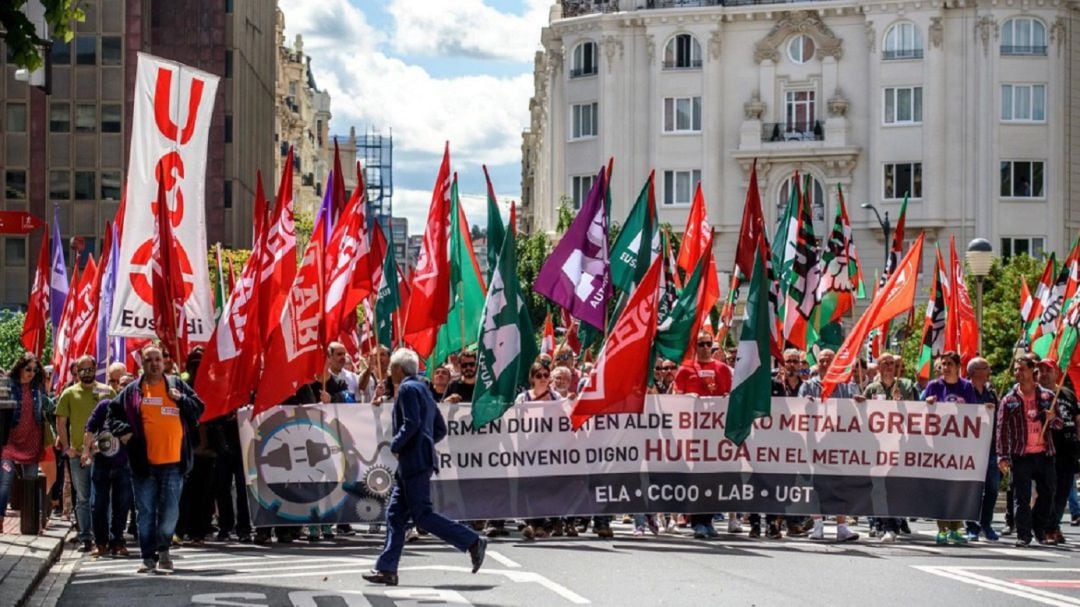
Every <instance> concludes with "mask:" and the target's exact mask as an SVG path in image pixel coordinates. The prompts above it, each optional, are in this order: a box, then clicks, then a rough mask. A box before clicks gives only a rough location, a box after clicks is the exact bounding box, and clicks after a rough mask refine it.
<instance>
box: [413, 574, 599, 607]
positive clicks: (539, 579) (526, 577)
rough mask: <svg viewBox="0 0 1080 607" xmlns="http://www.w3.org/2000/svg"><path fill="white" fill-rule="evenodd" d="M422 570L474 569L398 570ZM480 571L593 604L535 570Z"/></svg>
mask: <svg viewBox="0 0 1080 607" xmlns="http://www.w3.org/2000/svg"><path fill="white" fill-rule="evenodd" d="M422 570H428V571H460V572H463V573H469V572H471V571H472V569H470V568H468V567H458V566H456V565H421V566H418V567H402V568H401V569H399V570H398V571H399V572H400V571H422ZM480 573H488V574H495V575H503V576H506V577H507V578H509V579H510V581H512V582H518V583H525V582H533V583H536V584H540V585H541V586H543V587H544V588H547V589H548V590H550V591H552V592H554V593H555V594H557V595H559V596H561V597H562V598H564V599H566V600H567V601H570V602H571V603H574V604H575V605H590V604H592V601H590V600H589V599H587V598H585V597H583V596H581V595H580V594H578V593H576V592H574V591H573V590H570V589H569V588H567V587H566V586H563V585H562V584H559V583H556V582H554V581H552V580H550V579H548V578H546V577H544V576H543V575H540V574H539V573H535V572H532V571H508V570H504V569H481V570H480Z"/></svg>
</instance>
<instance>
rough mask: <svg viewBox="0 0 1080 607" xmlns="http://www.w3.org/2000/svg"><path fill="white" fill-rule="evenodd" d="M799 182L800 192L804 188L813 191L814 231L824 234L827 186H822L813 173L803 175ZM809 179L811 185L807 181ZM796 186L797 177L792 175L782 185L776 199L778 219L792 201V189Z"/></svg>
mask: <svg viewBox="0 0 1080 607" xmlns="http://www.w3.org/2000/svg"><path fill="white" fill-rule="evenodd" d="M799 179H800V182H799V183H798V187H799V190H798V191H799V192H802V189H803V188H809V189H810V191H811V192H813V194H812V196H811V197H810V203H811V208H812V210H813V218H814V233H815V234H824V233H825V232H824V227H823V225H822V224H824V223H825V188H824V187H822V185H821V182H820V181H818V180H817V179H815V178H814V176H813V175H803V176H801V177H800V178H799ZM808 181H809V186H808V185H807V182H808ZM795 186H796V183H795V177H794V176H792V177H790V178H788V179H787V180H785V181H784V183H783V184H781V185H780V194H779V196H778V197H777V199H776V209H777V213H776V219H777V221H779V220H780V218H782V217H783V216H784V210H785V209H786V208H787V205H788V203H789V202H790V201H791V189H792V188H794V187H795Z"/></svg>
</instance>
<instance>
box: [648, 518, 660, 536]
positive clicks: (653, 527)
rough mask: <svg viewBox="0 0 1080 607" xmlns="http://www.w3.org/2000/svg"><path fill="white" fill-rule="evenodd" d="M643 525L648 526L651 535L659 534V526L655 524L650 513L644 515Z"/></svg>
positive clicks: (654, 519)
mask: <svg viewBox="0 0 1080 607" xmlns="http://www.w3.org/2000/svg"><path fill="white" fill-rule="evenodd" d="M645 525H646V526H648V527H649V531H650V532H652V534H653V535H660V526H659V525H657V524H656V517H655V516H653V515H651V514H647V515H645Z"/></svg>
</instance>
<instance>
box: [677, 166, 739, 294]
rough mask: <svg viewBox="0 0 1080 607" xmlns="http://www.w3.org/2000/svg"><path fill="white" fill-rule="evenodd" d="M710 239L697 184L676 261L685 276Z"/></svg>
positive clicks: (707, 221) (705, 214)
mask: <svg viewBox="0 0 1080 607" xmlns="http://www.w3.org/2000/svg"><path fill="white" fill-rule="evenodd" d="M711 239H712V226H710V225H709V218H708V215H707V213H706V211H705V196H704V195H702V193H701V183H698V184H697V189H696V190H694V204H693V206H692V207H690V215H689V217H687V218H686V229H685V230H683V237H682V244H680V245H679V258H678V260H677V262H678V264H679V267H680V268H682V271H683V272H685V273H686V275H687V276H689V275H690V274H691V273H693V271H694V266H695V265H697V262H698V260H699V259H701V258H702V257H704V256H705V247H706V245H708V243H709V242H710V240H711ZM747 276H749V274H747ZM717 295H719V292H718V293H717Z"/></svg>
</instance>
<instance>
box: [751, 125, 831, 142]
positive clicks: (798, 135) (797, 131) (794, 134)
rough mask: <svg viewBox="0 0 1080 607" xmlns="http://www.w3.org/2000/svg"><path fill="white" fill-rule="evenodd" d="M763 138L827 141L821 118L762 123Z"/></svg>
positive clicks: (768, 139)
mask: <svg viewBox="0 0 1080 607" xmlns="http://www.w3.org/2000/svg"><path fill="white" fill-rule="evenodd" d="M761 140H762V141H765V142H783V141H825V129H824V127H823V126H822V124H821V121H820V120H815V121H813V122H766V123H764V124H762V125H761Z"/></svg>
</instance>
